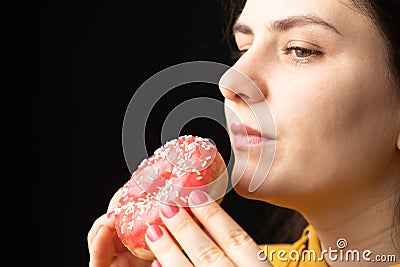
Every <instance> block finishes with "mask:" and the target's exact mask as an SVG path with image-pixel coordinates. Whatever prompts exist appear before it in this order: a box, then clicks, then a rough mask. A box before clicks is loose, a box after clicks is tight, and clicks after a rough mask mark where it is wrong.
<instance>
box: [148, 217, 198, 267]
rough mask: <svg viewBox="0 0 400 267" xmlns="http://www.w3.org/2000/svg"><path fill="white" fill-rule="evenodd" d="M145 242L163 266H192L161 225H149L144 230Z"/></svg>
mask: <svg viewBox="0 0 400 267" xmlns="http://www.w3.org/2000/svg"><path fill="white" fill-rule="evenodd" d="M146 243H147V245H148V246H149V248H150V249H151V251H152V252H153V253H154V255H155V256H156V257H157V259H158V261H159V262H160V263H161V265H163V266H175V267H188V266H193V265H192V264H191V263H190V261H189V260H188V259H187V258H186V256H185V255H184V254H183V253H182V251H181V249H180V248H179V247H178V246H177V245H176V243H175V242H174V241H173V240H172V238H171V236H170V235H169V234H168V232H167V231H166V230H165V229H164V228H163V227H159V226H157V225H152V226H150V227H149V228H148V229H147V231H146ZM155 266H157V265H155Z"/></svg>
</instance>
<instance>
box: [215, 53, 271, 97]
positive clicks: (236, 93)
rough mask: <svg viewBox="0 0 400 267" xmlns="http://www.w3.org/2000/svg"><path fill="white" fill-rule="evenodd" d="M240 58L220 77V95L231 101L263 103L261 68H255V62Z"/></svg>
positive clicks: (264, 92) (264, 93)
mask: <svg viewBox="0 0 400 267" xmlns="http://www.w3.org/2000/svg"><path fill="white" fill-rule="evenodd" d="M245 57H246V55H244V56H242V58H240V59H239V60H238V61H237V62H236V64H235V65H233V66H232V67H231V68H230V69H229V70H227V71H226V72H225V73H224V75H222V77H221V79H220V81H219V89H220V91H221V93H222V95H223V96H224V97H225V98H226V99H229V100H231V101H245V102H246V103H256V102H260V101H264V100H265V98H266V90H262V89H265V88H264V87H265V86H264V85H263V84H262V79H261V77H262V76H261V75H262V74H261V73H260V72H261V68H257V65H256V60H255V59H254V58H253V60H251V58H250V57H248V58H245Z"/></svg>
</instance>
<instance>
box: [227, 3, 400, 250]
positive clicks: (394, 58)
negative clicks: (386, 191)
mask: <svg viewBox="0 0 400 267" xmlns="http://www.w3.org/2000/svg"><path fill="white" fill-rule="evenodd" d="M223 2H224V4H223V9H224V10H223V13H224V14H225V15H226V17H225V20H224V23H223V25H224V30H223V36H224V39H225V41H226V42H227V44H228V47H229V48H230V49H231V51H232V52H234V51H235V50H237V48H236V44H235V42H234V38H233V35H232V33H231V30H232V27H233V24H234V23H235V21H236V19H237V18H238V16H239V15H240V13H241V12H242V10H243V7H244V5H245V3H246V0H223ZM350 2H351V4H352V7H354V8H355V9H357V10H359V11H361V12H362V13H363V14H364V15H365V16H367V17H369V18H370V19H371V21H372V22H373V23H374V25H375V26H376V28H377V30H378V31H379V33H380V34H381V36H382V38H383V40H384V41H385V47H384V52H385V57H386V60H387V63H388V70H389V72H388V79H390V81H391V82H392V87H393V89H394V90H393V96H394V105H395V106H398V105H399V101H400V27H399V25H400V1H399V0H350ZM342 3H343V2H342ZM343 4H345V3H343ZM396 196H397V202H396V203H394V207H395V208H394V221H393V223H394V229H395V230H394V232H393V240H397V241H398V242H395V244H397V245H398V246H400V244H399V242H400V188H399V189H398V191H397V193H396ZM285 215H286V216H287V217H289V220H290V221H291V223H289V224H287V225H288V226H289V227H290V225H291V224H292V225H293V224H296V223H297V224H303V220H302V219H301V218H300V217H299V216H298V214H296V213H293V214H292V216H291V215H290V214H288V213H287V212H286V213H285ZM292 218H293V219H292ZM288 230H290V228H289V229H288ZM297 231H298V230H297Z"/></svg>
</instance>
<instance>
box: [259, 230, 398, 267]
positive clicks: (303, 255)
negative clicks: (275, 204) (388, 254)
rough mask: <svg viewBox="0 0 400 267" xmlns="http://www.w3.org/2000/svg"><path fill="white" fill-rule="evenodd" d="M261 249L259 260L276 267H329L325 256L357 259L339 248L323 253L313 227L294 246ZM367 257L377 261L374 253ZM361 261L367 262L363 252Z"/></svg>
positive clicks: (305, 231) (284, 245) (360, 256)
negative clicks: (266, 261) (268, 262)
mask: <svg viewBox="0 0 400 267" xmlns="http://www.w3.org/2000/svg"><path fill="white" fill-rule="evenodd" d="M344 242H345V240H344ZM344 247H346V246H344ZM260 248H261V249H262V250H263V252H262V251H260V252H259V255H258V257H259V259H260V260H267V259H268V260H269V261H270V262H271V263H272V265H273V266H274V267H328V264H327V263H326V262H325V260H324V255H325V257H326V256H328V255H332V257H337V259H338V260H340V259H342V260H346V258H347V259H348V260H350V261H351V260H353V261H354V259H357V257H355V254H346V250H344V251H342V250H340V249H339V248H338V247H336V248H332V249H333V250H336V252H334V251H331V252H333V253H332V254H328V251H322V249H321V246H320V243H319V239H318V237H317V235H316V232H315V230H314V228H313V227H311V226H308V227H306V229H304V231H303V235H302V236H301V237H300V239H299V240H297V241H296V242H295V243H293V244H274V245H262V246H260ZM353 251H354V250H353ZM341 252H343V253H341ZM335 255H336V256H335ZM366 255H367V256H368V257H366V259H367V260H368V259H370V260H373V259H375V258H374V257H375V255H373V254H372V253H371V254H369V253H367V254H366ZM340 257H341V258H340ZM331 259H332V258H331ZM359 259H360V260H359V261H364V260H365V259H364V258H363V252H362V251H361V252H360V254H359ZM389 264H390V262H388V266H390V265H389ZM392 267H400V264H396V265H392Z"/></svg>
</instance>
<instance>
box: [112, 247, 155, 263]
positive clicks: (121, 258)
mask: <svg viewBox="0 0 400 267" xmlns="http://www.w3.org/2000/svg"><path fill="white" fill-rule="evenodd" d="M150 264H151V261H145V260H142V259H139V258H138V257H136V256H134V255H133V254H132V253H131V252H129V251H128V250H127V251H125V252H123V253H118V254H116V255H114V259H113V261H112V262H111V265H110V267H150Z"/></svg>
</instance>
